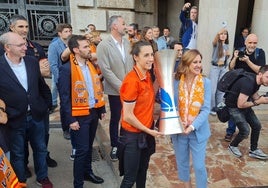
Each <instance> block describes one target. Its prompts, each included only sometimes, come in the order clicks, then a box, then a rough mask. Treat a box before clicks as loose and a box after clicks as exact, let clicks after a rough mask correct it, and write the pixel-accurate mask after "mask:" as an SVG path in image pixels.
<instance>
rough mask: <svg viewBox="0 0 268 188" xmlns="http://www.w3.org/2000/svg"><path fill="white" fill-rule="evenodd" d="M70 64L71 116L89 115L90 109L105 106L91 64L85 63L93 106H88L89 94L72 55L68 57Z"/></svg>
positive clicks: (101, 90)
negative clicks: (90, 83)
mask: <svg viewBox="0 0 268 188" xmlns="http://www.w3.org/2000/svg"><path fill="white" fill-rule="evenodd" d="M70 63H71V79H72V85H71V86H72V87H71V88H72V89H71V91H72V116H84V115H89V113H90V111H89V109H90V108H99V107H101V106H104V105H105V101H104V97H103V88H102V84H101V81H100V78H99V75H98V73H97V71H96V69H95V67H94V65H92V63H91V62H89V61H87V62H86V65H87V67H88V69H89V72H90V76H91V80H92V84H93V89H94V98H95V106H89V103H88V101H89V93H88V90H87V85H86V82H85V80H84V76H83V73H82V71H81V68H80V66H79V64H78V62H77V60H76V59H75V56H74V54H71V55H70Z"/></svg>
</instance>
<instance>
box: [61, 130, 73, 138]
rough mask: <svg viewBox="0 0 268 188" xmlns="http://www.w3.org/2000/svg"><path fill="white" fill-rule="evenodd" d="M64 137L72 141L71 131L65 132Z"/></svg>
mask: <svg viewBox="0 0 268 188" xmlns="http://www.w3.org/2000/svg"><path fill="white" fill-rule="evenodd" d="M63 137H64V138H65V139H66V140H70V139H71V135H70V131H69V130H66V131H63Z"/></svg>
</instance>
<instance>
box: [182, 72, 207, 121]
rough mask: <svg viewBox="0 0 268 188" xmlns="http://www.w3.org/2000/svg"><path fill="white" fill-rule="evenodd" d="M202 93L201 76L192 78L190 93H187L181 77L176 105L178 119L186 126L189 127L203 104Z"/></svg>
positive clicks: (183, 78) (183, 79) (202, 82)
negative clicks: (177, 107) (178, 114)
mask: <svg viewBox="0 0 268 188" xmlns="http://www.w3.org/2000/svg"><path fill="white" fill-rule="evenodd" d="M204 91H205V90H204V81H203V76H202V75H201V74H200V75H198V76H196V77H195V78H194V81H193V84H192V88H191V91H190V93H189V92H188V88H187V84H186V82H185V77H184V75H182V76H181V78H180V83H179V97H178V105H179V113H180V117H181V119H182V122H184V123H186V125H191V124H192V122H193V121H194V119H195V118H196V116H197V115H198V114H199V112H200V109H201V106H202V105H203V103H204Z"/></svg>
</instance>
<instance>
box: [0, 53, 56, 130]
mask: <svg viewBox="0 0 268 188" xmlns="http://www.w3.org/2000/svg"><path fill="white" fill-rule="evenodd" d="M23 59H24V61H25V67H26V72H27V80H28V91H26V90H25V89H24V88H23V86H22V85H21V84H20V82H19V80H18V79H17V77H16V75H15V74H14V72H13V71H12V69H11V67H10V66H9V64H8V62H7V60H6V59H5V57H4V56H1V57H0V98H1V99H2V100H3V101H4V102H5V103H6V112H7V115H8V122H7V126H10V127H11V128H17V127H19V126H20V125H21V121H22V119H23V118H24V117H25V116H26V113H27V111H28V105H29V106H30V109H31V113H32V117H33V119H34V120H37V121H39V120H41V119H43V118H44V116H45V115H46V114H47V111H48V109H49V108H51V106H52V97H51V92H50V89H49V87H48V85H47V84H46V82H45V80H44V79H43V78H42V76H41V73H40V69H39V63H38V62H37V60H36V58H34V57H30V56H25V57H24V58H23Z"/></svg>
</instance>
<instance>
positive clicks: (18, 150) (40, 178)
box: [0, 32, 53, 188]
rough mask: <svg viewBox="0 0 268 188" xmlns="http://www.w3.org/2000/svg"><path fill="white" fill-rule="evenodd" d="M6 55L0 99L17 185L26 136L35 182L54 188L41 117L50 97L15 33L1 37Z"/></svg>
mask: <svg viewBox="0 0 268 188" xmlns="http://www.w3.org/2000/svg"><path fill="white" fill-rule="evenodd" d="M0 43H1V45H2V46H3V47H4V49H5V54H4V55H2V56H1V57H0V98H1V99H3V100H4V101H5V103H6V112H7V114H8V122H7V126H8V127H9V129H10V140H9V141H10V162H11V164H12V166H13V168H14V171H15V173H16V175H17V176H18V179H19V182H22V183H24V182H26V176H25V165H24V156H25V151H24V144H25V137H26V134H27V135H28V136H29V141H30V144H31V146H32V149H33V156H34V164H35V165H34V166H35V172H36V180H37V183H38V184H39V185H41V186H42V187H46V188H50V187H53V185H52V183H51V182H50V180H49V179H48V177H47V163H46V156H47V149H46V144H45V126H44V118H45V117H44V116H45V114H46V113H47V111H48V110H49V108H51V106H52V99H51V93H50V89H49V87H48V85H47V84H46V83H45V80H44V79H43V78H42V76H41V73H40V69H39V64H38V62H37V60H36V58H34V57H30V56H25V54H26V50H27V45H26V41H25V39H23V38H22V37H21V36H20V35H18V34H16V33H14V32H8V33H5V34H3V35H2V36H1V37H0Z"/></svg>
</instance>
